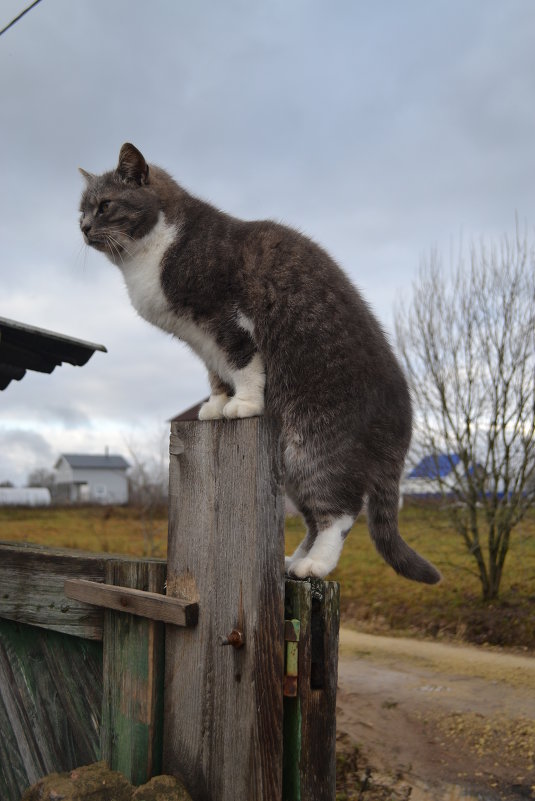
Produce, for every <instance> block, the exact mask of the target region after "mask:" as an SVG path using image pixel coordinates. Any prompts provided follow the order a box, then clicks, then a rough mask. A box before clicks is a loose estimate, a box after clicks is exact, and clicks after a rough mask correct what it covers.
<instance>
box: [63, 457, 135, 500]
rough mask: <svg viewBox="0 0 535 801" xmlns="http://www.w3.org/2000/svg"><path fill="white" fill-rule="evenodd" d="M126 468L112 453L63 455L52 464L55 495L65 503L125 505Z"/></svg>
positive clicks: (126, 490) (121, 458) (126, 487)
mask: <svg viewBox="0 0 535 801" xmlns="http://www.w3.org/2000/svg"><path fill="white" fill-rule="evenodd" d="M129 467H130V465H129V464H128V462H127V461H126V459H123V457H122V456H117V455H113V454H108V453H106V454H101V455H99V454H86V453H63V454H62V455H61V456H60V458H59V459H58V461H57V462H56V464H55V465H54V469H55V471H56V483H55V486H54V496H55V498H56V499H57V500H63V501H64V502H67V503H102V504H115V503H117V504H122V503H128V479H127V477H126V471H127V470H128V468H129Z"/></svg>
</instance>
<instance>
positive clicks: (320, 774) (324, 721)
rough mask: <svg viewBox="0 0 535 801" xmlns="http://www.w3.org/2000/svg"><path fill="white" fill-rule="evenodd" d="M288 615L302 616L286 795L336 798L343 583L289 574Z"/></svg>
mask: <svg viewBox="0 0 535 801" xmlns="http://www.w3.org/2000/svg"><path fill="white" fill-rule="evenodd" d="M286 617H287V618H288V617H294V618H297V619H298V620H300V622H301V626H300V636H299V669H298V674H299V676H298V688H297V698H296V699H294V698H289V699H285V763H284V788H285V792H284V794H283V800H284V801H298V799H300V801H335V798H336V687H337V681H338V633H339V627H340V586H339V584H338V583H337V582H334V581H321V580H320V579H310V580H307V581H293V580H291V579H287V580H286Z"/></svg>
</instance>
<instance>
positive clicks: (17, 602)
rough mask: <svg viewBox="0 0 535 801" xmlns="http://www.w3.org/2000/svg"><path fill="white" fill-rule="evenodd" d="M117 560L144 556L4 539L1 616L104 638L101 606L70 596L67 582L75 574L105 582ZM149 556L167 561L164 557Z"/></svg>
mask: <svg viewBox="0 0 535 801" xmlns="http://www.w3.org/2000/svg"><path fill="white" fill-rule="evenodd" d="M117 560H118V561H120V562H123V563H127V564H138V563H139V562H140V560H139V559H132V558H130V557H127V556H123V555H120V554H104V553H90V552H88V551H78V550H74V549H69V548H47V547H45V546H40V545H28V544H26V543H23V542H2V541H0V588H1V589H0V618H5V619H7V620H13V621H16V622H18V623H28V624H30V625H33V626H40V627H42V628H47V629H52V630H53V631H60V632H63V633H64V634H72V635H74V636H76V637H83V638H85V639H89V640H101V639H102V626H103V619H104V618H103V612H102V609H100V608H99V607H96V606H92V605H89V604H87V603H84V602H82V601H76V600H74V599H70V598H67V597H66V596H65V592H64V584H65V581H68V580H70V579H87V580H89V581H96V582H104V581H105V578H106V565H107V564H108V563H110V562H115V561H117ZM150 562H151V564H152V563H153V564H161V565H165V561H164V560H162V559H151V560H150Z"/></svg>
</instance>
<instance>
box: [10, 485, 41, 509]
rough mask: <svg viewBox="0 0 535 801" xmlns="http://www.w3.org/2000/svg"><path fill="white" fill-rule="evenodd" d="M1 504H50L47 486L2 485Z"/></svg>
mask: <svg viewBox="0 0 535 801" xmlns="http://www.w3.org/2000/svg"><path fill="white" fill-rule="evenodd" d="M0 506H50V490H49V489H47V488H46V487H20V488H19V487H0Z"/></svg>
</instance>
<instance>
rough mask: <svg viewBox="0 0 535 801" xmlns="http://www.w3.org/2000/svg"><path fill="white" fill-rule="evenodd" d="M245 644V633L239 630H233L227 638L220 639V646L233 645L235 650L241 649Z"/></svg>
mask: <svg viewBox="0 0 535 801" xmlns="http://www.w3.org/2000/svg"><path fill="white" fill-rule="evenodd" d="M244 643H245V638H244V636H243V631H240V630H239V629H232V631H231V632H230V634H229V635H228V636H227V637H220V638H219V644H220V645H232V646H233V647H234V648H241V647H242V645H243V644H244Z"/></svg>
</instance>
